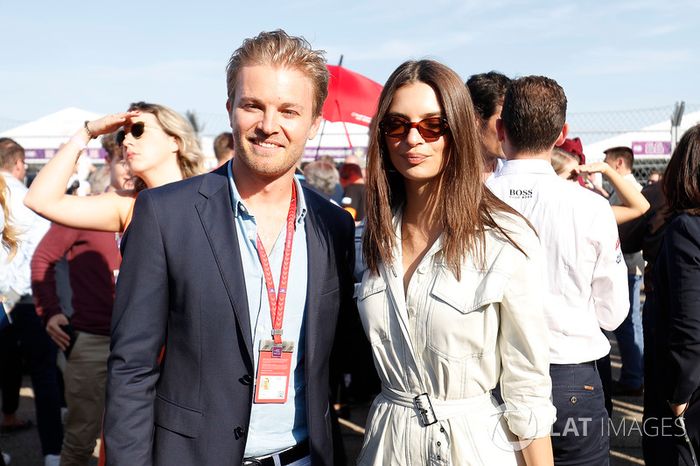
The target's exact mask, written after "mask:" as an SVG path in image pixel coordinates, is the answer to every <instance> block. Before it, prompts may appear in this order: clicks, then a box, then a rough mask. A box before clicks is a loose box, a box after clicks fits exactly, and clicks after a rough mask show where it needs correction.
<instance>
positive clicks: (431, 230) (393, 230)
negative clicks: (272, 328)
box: [357, 60, 555, 466]
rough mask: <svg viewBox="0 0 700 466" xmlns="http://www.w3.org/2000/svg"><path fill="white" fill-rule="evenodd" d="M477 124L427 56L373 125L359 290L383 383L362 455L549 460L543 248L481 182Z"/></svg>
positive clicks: (396, 460) (383, 460)
mask: <svg viewBox="0 0 700 466" xmlns="http://www.w3.org/2000/svg"><path fill="white" fill-rule="evenodd" d="M474 122H475V118H474V111H473V109H472V103H471V100H470V97H469V94H468V91H467V90H466V88H465V86H464V84H463V83H462V81H461V80H460V78H459V76H457V74H456V73H455V72H454V71H452V70H451V69H449V68H447V67H446V66H444V65H442V64H440V63H437V62H434V61H430V60H422V61H418V62H413V61H410V62H406V63H404V64H402V65H401V66H400V67H399V68H398V69H397V70H396V71H394V73H393V74H392V75H391V77H390V78H389V80H388V82H387V83H386V86H385V87H384V90H383V91H382V94H381V97H380V102H379V107H378V112H377V115H376V117H375V120H374V121H373V122H372V125H371V127H370V143H369V153H368V167H367V172H368V173H367V226H366V228H367V229H366V231H365V236H364V243H363V252H364V256H365V259H366V261H367V267H368V270H367V271H366V272H365V274H364V277H363V280H362V283H361V285H360V287H359V289H358V292H357V298H358V306H359V309H360V315H361V318H362V322H363V325H364V328H365V331H366V332H367V335H368V338H369V340H370V342H371V344H372V351H373V355H374V362H375V366H376V368H377V371H378V373H379V377H380V379H381V381H382V393H381V394H380V395H379V396H378V397H377V398H376V399H375V401H374V404H373V406H372V409H371V412H370V415H369V419H368V422H367V430H366V435H365V441H364V446H363V449H362V453H361V454H360V457H359V459H358V463H359V464H361V465H389V464H392V465H394V464H395V465H418V464H420V465H425V464H431V465H432V464H436V465H459V466H462V465H496V464H497V465H499V466H500V465H508V464H522V462H523V461H525V463H526V464H529V465H533V464H537V465H551V464H552V451H551V443H550V439H549V432H550V429H551V425H552V423H553V421H554V414H555V412H554V411H555V410H554V407H553V405H552V404H551V402H550V394H551V380H550V378H549V346H548V344H547V327H546V325H545V321H544V315H543V311H542V301H541V299H542V298H541V297H542V295H543V289H542V286H543V285H542V284H543V280H542V277H543V276H544V273H543V270H542V267H543V266H542V259H541V255H542V254H541V251H540V247H539V242H538V240H537V237H536V235H535V233H534V231H533V230H532V228H531V227H530V226H529V224H528V223H527V221H526V220H524V219H523V218H522V217H521V216H519V215H518V214H517V213H515V212H514V211H513V210H512V209H510V208H509V207H508V206H507V205H505V204H504V203H502V202H501V201H499V200H498V199H497V198H496V197H495V196H494V195H493V194H491V192H490V191H488V190H487V189H486V188H485V187H484V186H483V184H482V181H481V173H482V171H483V170H482V159H481V155H480V151H479V137H478V134H477V130H476V127H475V124H474ZM498 383H500V386H501V393H502V396H503V398H504V400H505V405H504V406H498V404H497V402H496V401H495V400H494V398H493V397H492V396H491V394H490V392H491V390H492V389H493V388H494V387H495V386H496V385H497V384H498Z"/></svg>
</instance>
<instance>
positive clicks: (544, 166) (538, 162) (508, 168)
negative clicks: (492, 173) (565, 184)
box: [496, 159, 556, 177]
mask: <svg viewBox="0 0 700 466" xmlns="http://www.w3.org/2000/svg"><path fill="white" fill-rule="evenodd" d="M518 173H530V174H537V175H555V176H556V172H555V171H554V169H553V168H552V164H551V163H549V161H548V160H543V159H517V160H506V161H505V162H504V163H503V168H501V171H499V172H498V173H497V174H496V177H499V176H502V175H512V174H518Z"/></svg>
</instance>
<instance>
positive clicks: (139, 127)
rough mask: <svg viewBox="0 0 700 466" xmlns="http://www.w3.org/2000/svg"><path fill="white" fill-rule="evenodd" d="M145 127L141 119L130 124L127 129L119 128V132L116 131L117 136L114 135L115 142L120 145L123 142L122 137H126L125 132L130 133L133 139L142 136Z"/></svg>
mask: <svg viewBox="0 0 700 466" xmlns="http://www.w3.org/2000/svg"><path fill="white" fill-rule="evenodd" d="M145 128H146V125H145V124H144V123H143V122H142V121H139V122H136V123H134V124H133V125H131V126H130V127H129V129H128V130H127V129H120V130H119V132H117V136H116V137H115V139H116V141H117V144H118V145H120V146H121V145H122V144H124V138H126V134H127V133H131V135H132V136H133V137H134V138H135V139H138V138H140V137H141V136H143V132H144V130H145Z"/></svg>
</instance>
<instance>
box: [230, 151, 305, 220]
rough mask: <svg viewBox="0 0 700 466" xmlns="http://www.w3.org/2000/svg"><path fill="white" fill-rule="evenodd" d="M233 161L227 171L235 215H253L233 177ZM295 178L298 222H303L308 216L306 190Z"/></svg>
mask: <svg viewBox="0 0 700 466" xmlns="http://www.w3.org/2000/svg"><path fill="white" fill-rule="evenodd" d="M232 167H233V162H232V161H229V162H228V164H227V167H226V169H227V171H228V180H229V185H230V186H231V203H232V204H233V216H234V217H238V216H239V215H240V214H246V215H249V216H251V217H252V214H250V211H249V210H248V208H247V207H246V205H245V202H243V198H242V197H241V194H240V193H239V192H238V188H237V187H236V181H235V180H234V179H233V170H232ZM293 180H294V185H295V186H296V188H297V213H296V222H297V224H301V223H302V222H303V221H304V218H305V217H306V212H307V208H306V199H305V198H304V191H303V189H302V187H301V183H300V182H299V180H297V177H296V176H295V177H293Z"/></svg>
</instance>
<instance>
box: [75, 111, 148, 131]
mask: <svg viewBox="0 0 700 466" xmlns="http://www.w3.org/2000/svg"><path fill="white" fill-rule="evenodd" d="M140 113H141V112H139V111H138V110H132V111H130V112H123V113H113V114H111V115H105V116H103V117H102V118H100V119H98V120H92V121H88V122H87V128H88V131H89V132H90V135H91V136H92V137H97V136H101V135H103V134H108V133H111V132H113V131H116V130H117V129H119V128H121V127H122V126H124V124H125V123H126V122H127V121H129V120H131V118H133V117H135V116H138V115H139V114H140Z"/></svg>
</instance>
